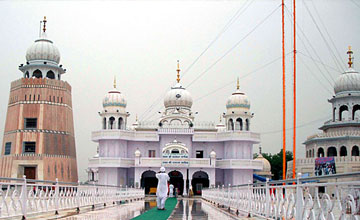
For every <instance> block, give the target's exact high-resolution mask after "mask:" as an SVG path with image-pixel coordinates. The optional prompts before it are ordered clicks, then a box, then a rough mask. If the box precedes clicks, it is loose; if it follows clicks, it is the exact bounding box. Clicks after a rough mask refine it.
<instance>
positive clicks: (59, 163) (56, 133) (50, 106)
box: [0, 78, 78, 182]
mask: <svg viewBox="0 0 360 220" xmlns="http://www.w3.org/2000/svg"><path fill="white" fill-rule="evenodd" d="M27 118H30V119H33V118H36V119H37V125H36V128H26V127H25V119H27ZM25 142H35V143H36V144H35V145H36V147H35V152H34V153H25V152H24V150H25V149H24V143H25ZM7 143H11V150H10V153H9V152H7V153H6V152H5V146H6V144H7ZM5 153H6V154H7V155H5ZM27 166H33V167H36V179H41V180H55V179H56V178H58V179H59V181H66V182H76V181H78V175H77V165H76V149H75V137H74V124H73V112H72V100H71V86H70V85H69V84H68V83H67V82H64V81H61V80H55V79H48V78H21V79H19V80H16V81H14V82H12V83H11V89H10V96H9V104H8V110H7V116H6V123H5V131H4V138H3V144H2V153H1V158H0V176H4V177H15V178H19V177H22V176H23V175H24V167H27Z"/></svg>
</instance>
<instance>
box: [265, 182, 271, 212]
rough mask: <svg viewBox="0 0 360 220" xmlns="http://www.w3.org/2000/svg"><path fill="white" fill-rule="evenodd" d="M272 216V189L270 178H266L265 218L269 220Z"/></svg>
mask: <svg viewBox="0 0 360 220" xmlns="http://www.w3.org/2000/svg"><path fill="white" fill-rule="evenodd" d="M269 215H270V188H269V178H266V183H265V217H266V218H269Z"/></svg>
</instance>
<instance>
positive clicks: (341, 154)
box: [340, 146, 347, 157]
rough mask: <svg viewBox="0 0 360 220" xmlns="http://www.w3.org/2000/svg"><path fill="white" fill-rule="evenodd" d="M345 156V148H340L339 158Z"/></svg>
mask: <svg viewBox="0 0 360 220" xmlns="http://www.w3.org/2000/svg"><path fill="white" fill-rule="evenodd" d="M345 156H347V150H346V147H345V146H342V147H340V157H345Z"/></svg>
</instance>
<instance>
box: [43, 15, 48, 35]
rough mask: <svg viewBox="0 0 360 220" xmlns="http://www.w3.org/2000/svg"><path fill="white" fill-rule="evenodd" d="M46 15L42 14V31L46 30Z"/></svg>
mask: <svg viewBox="0 0 360 220" xmlns="http://www.w3.org/2000/svg"><path fill="white" fill-rule="evenodd" d="M46 22H47V21H46V16H44V20H43V23H44V26H43V32H44V33H45V32H46Z"/></svg>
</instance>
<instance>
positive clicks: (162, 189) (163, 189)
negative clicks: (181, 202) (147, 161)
mask: <svg viewBox="0 0 360 220" xmlns="http://www.w3.org/2000/svg"><path fill="white" fill-rule="evenodd" d="M156 178H157V179H158V185H157V190H156V196H157V198H156V205H157V208H158V209H159V210H165V201H166V197H167V194H168V185H167V182H168V181H169V179H170V177H169V175H168V174H167V173H165V167H161V168H160V172H159V173H157V174H156Z"/></svg>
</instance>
